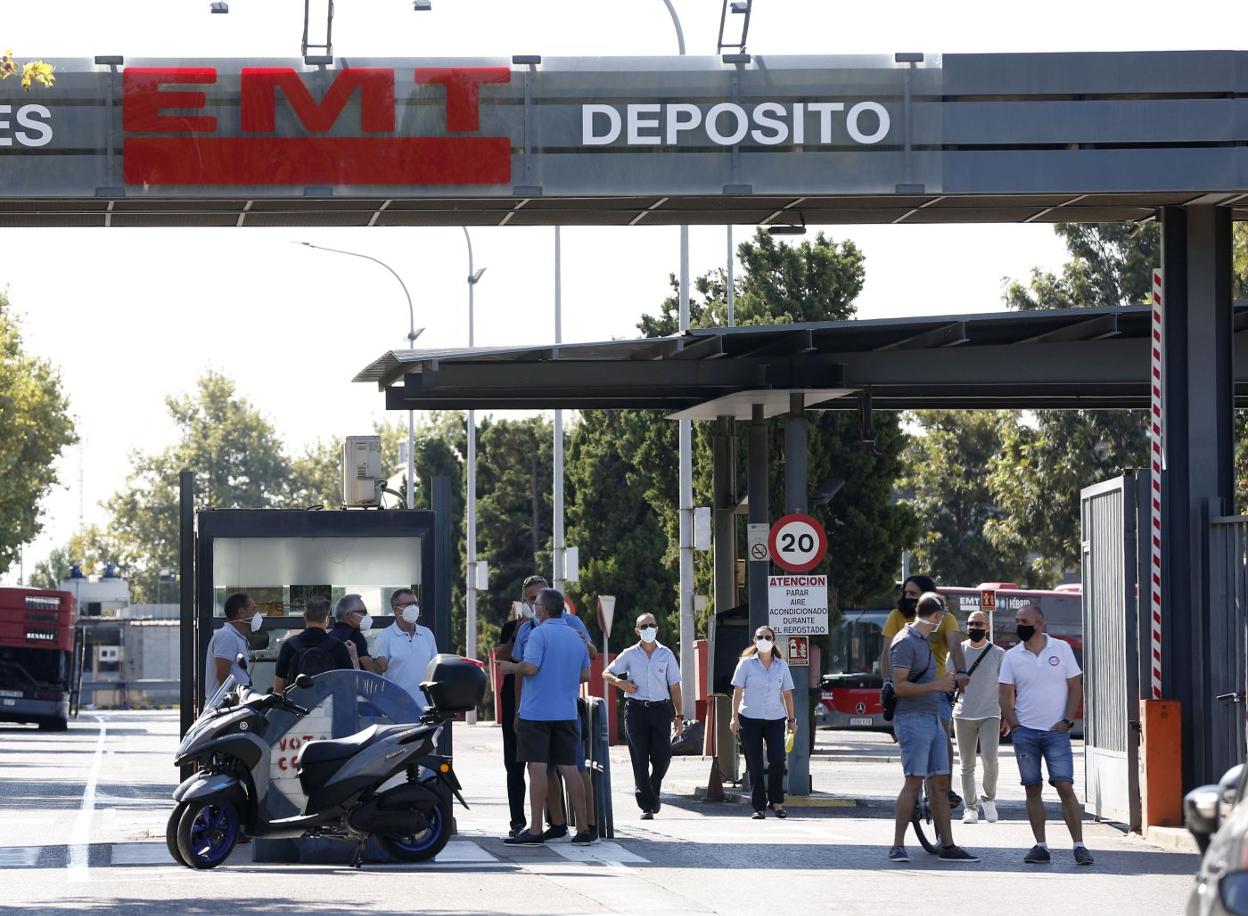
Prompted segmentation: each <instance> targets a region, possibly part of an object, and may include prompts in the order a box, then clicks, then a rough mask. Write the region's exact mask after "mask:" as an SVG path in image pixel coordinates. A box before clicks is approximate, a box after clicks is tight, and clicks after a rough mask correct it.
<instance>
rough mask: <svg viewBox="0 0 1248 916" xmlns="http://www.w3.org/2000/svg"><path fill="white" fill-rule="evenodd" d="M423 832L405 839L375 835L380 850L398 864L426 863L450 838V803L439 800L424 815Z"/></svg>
mask: <svg viewBox="0 0 1248 916" xmlns="http://www.w3.org/2000/svg"><path fill="white" fill-rule="evenodd" d="M425 817H426V819H427V821H428V823H427V825H426V827H425V829H424V830H423V831H421V832H420V833H416V834H412V835H411V836H405V837H388V836H382V835H381V834H377V835H376V836H377V839H378V841H379V842H380V843H381V845H382V848H383V849H385V850H386V852H388V853H389V854H390V855H391V856H392V857H393V858H395V859H396V860H398V861H399V862H426V861H428V860H429V859H432V858H433V857H434V856H436V855H437V854H438V853H440V852H441V851H442V849H443V847H445V846H446V842H447V840H449V839H450V838H451V803H450V802H449V801H447V800H446V799H440V800H439V801H438V803H437V804H436V805H435V806H434V807H433V808H432V809H430V811H429V813H428V814H426V815H425Z"/></svg>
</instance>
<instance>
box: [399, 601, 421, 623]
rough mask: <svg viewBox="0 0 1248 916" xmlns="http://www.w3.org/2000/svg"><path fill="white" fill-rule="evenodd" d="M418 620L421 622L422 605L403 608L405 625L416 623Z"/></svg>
mask: <svg viewBox="0 0 1248 916" xmlns="http://www.w3.org/2000/svg"><path fill="white" fill-rule="evenodd" d="M417 620H420V605H418V604H409V605H408V606H407V607H405V608H403V621H404V623H415V622H416V621H417Z"/></svg>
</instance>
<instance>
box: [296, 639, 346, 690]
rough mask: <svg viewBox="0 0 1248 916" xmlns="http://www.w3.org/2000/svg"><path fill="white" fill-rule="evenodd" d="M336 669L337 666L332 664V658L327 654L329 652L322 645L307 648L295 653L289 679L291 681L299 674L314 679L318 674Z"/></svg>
mask: <svg viewBox="0 0 1248 916" xmlns="http://www.w3.org/2000/svg"><path fill="white" fill-rule="evenodd" d="M337 669H338V666H337V665H336V664H335V663H334V658H333V656H332V655H330V654H329V651H328V650H327V649H326V648H325V647H324V646H323V645H321V646H308V647H307V648H306V649H300V650H299V651H297V652H296V653H295V659H294V665H292V670H291V672H290V679H291V680H292V681H293V680H294V679H295V678H296V677H298V676H299V675H300V674H306V675H307V676H308V677H315V676H316V675H318V674H324V673H325V672H326V671H336V670H337Z"/></svg>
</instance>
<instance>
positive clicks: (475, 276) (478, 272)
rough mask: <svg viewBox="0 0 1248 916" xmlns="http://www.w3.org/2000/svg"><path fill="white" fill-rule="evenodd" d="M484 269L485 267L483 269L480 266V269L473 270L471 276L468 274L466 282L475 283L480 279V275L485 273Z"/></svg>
mask: <svg viewBox="0 0 1248 916" xmlns="http://www.w3.org/2000/svg"><path fill="white" fill-rule="evenodd" d="M485 270H486V269H485V268H484V267H482V268H481V269H480V270H476V271H474V272H473V274H472V276H470V277H469V278H468V282H469V283H476V282H477V281H478V280H480V279H481V275H482V274H483V273H485Z"/></svg>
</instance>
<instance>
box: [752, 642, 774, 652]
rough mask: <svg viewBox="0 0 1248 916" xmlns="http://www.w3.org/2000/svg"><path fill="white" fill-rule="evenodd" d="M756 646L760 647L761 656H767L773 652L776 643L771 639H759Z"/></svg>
mask: <svg viewBox="0 0 1248 916" xmlns="http://www.w3.org/2000/svg"><path fill="white" fill-rule="evenodd" d="M754 645H755V646H757V647H758V651H759V652H760V653H761V654H766V653H768V652H770V651H771V649H772V647H773V646H774V645H775V643H773V642H772V641H771V640H770V639H759V640H757V641H755V643H754Z"/></svg>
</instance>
